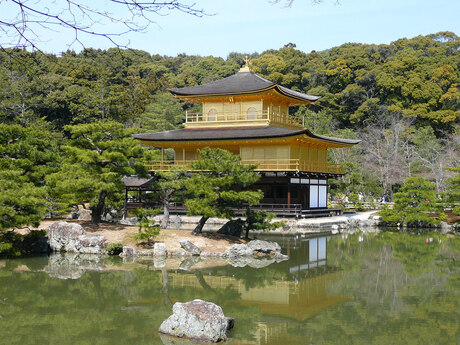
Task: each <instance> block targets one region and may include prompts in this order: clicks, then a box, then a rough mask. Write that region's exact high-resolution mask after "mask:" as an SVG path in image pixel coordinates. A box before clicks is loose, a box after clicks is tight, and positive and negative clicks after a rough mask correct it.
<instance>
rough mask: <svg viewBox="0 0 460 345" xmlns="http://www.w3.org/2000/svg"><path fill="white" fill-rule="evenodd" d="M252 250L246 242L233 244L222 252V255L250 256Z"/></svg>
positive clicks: (232, 256) (231, 256)
mask: <svg viewBox="0 0 460 345" xmlns="http://www.w3.org/2000/svg"><path fill="white" fill-rule="evenodd" d="M253 252H254V251H253V250H252V249H251V248H249V247H248V246H247V245H246V244H242V243H241V244H238V243H237V244H234V245H233V246H231V247H230V248H228V249H227V250H226V251H225V252H224V255H223V256H224V257H226V258H235V257H239V256H252V255H253Z"/></svg>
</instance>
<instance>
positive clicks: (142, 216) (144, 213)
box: [134, 208, 161, 245]
mask: <svg viewBox="0 0 460 345" xmlns="http://www.w3.org/2000/svg"><path fill="white" fill-rule="evenodd" d="M160 212H161V211H160V210H157V209H155V210H153V209H145V208H138V209H137V210H136V215H137V219H138V221H139V233H138V234H137V235H136V236H135V237H134V238H135V239H136V240H138V241H145V240H147V244H148V245H150V244H151V242H152V239H153V237H155V236H157V235H158V234H159V233H160V230H161V228H160V226H159V225H158V224H155V221H154V220H153V219H151V217H153V216H155V215H157V214H158V213H160Z"/></svg>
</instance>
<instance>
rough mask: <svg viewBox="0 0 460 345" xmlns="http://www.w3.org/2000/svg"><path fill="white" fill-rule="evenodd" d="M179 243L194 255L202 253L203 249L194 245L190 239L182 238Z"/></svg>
mask: <svg viewBox="0 0 460 345" xmlns="http://www.w3.org/2000/svg"><path fill="white" fill-rule="evenodd" d="M179 244H180V246H181V247H182V248H183V249H184V250H185V251H187V252H189V253H190V254H192V255H200V254H201V249H200V248H198V247H197V246H196V245H194V244H193V243H192V242H190V241H189V240H180V241H179Z"/></svg>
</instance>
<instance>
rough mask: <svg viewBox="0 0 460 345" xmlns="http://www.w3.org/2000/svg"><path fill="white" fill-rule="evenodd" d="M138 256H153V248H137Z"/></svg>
mask: <svg viewBox="0 0 460 345" xmlns="http://www.w3.org/2000/svg"><path fill="white" fill-rule="evenodd" d="M136 256H153V250H152V249H143V250H137V251H136Z"/></svg>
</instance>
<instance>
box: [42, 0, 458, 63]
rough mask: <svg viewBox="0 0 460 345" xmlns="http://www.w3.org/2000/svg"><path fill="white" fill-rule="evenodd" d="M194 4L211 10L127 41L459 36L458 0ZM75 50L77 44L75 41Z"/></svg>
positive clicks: (306, 43)
mask: <svg viewBox="0 0 460 345" xmlns="http://www.w3.org/2000/svg"><path fill="white" fill-rule="evenodd" d="M183 1H185V2H186V1H187V0H183ZM98 2H99V0H97V2H95V3H96V4H97V3H98ZM194 2H196V5H197V7H198V8H203V9H204V10H205V11H206V12H208V13H210V14H214V15H212V16H205V17H203V18H197V17H193V16H190V15H186V14H183V13H177V12H170V13H169V15H167V16H158V17H156V21H157V23H156V24H154V25H152V26H150V28H149V30H148V31H147V32H146V33H132V34H130V36H129V40H130V42H131V43H130V47H132V48H136V49H142V50H146V51H148V52H150V53H152V54H161V55H169V56H175V55H177V54H179V53H186V54H189V55H191V54H196V55H202V56H206V55H213V56H221V57H223V58H225V57H227V55H228V53H230V52H240V53H252V52H259V53H261V52H263V51H264V50H267V49H278V48H280V47H282V46H283V45H285V44H286V43H289V42H292V43H295V44H296V45H297V49H300V50H302V51H304V52H310V51H311V50H317V51H321V50H324V49H328V48H331V47H334V46H338V45H341V44H343V43H346V42H358V43H376V44H380V43H390V42H392V41H394V40H396V39H398V38H402V37H407V38H410V37H414V36H417V35H427V34H430V33H436V32H439V31H453V32H454V33H456V34H457V35H460V19H459V17H460V16H459V14H460V0H340V3H339V4H338V5H337V4H336V2H335V0H324V1H323V3H322V4H319V5H314V4H312V2H311V0H295V1H294V3H293V4H292V6H291V7H285V6H284V5H283V3H282V4H273V3H271V2H270V0H195V1H194ZM101 3H103V1H101ZM69 35H71V33H69ZM46 37H47V43H46V46H45V49H44V50H45V51H47V52H51V53H59V52H61V51H65V50H67V46H66V43H69V42H70V41H71V39H70V38H69V39H66V38H65V34H63V33H61V32H59V33H48V34H46ZM69 37H70V36H69ZM84 40H85V45H86V46H87V47H93V48H109V47H110V44H109V43H108V42H106V41H103V40H101V39H95V38H89V37H86V38H84ZM72 48H73V49H75V50H77V51H78V50H80V49H81V47H80V46H79V45H74V46H72Z"/></svg>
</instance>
